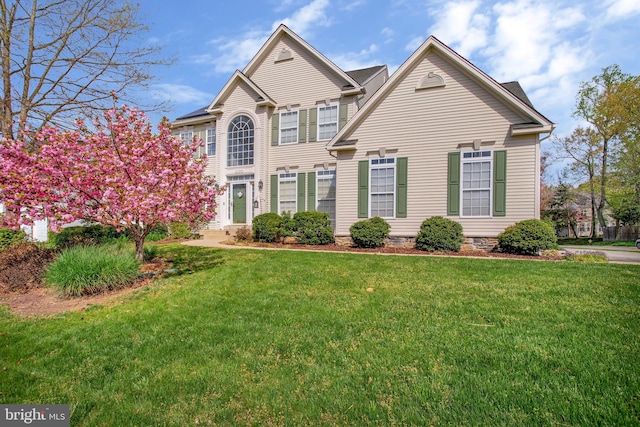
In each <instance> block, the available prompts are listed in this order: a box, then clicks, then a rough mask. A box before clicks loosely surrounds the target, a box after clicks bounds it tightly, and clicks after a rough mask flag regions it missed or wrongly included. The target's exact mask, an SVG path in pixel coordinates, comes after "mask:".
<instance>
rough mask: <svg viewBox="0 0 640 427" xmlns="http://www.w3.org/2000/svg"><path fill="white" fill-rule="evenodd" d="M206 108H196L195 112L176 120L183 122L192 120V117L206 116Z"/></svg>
mask: <svg viewBox="0 0 640 427" xmlns="http://www.w3.org/2000/svg"><path fill="white" fill-rule="evenodd" d="M207 108H209V106H208V105H207V106H206V107H202V108H198V109H197V110H196V111H192V112H190V113H187V114H185V115H184V116H180V117H178V118H177V119H176V120H185V119H192V118H194V117H200V116H208V115H209V113H207Z"/></svg>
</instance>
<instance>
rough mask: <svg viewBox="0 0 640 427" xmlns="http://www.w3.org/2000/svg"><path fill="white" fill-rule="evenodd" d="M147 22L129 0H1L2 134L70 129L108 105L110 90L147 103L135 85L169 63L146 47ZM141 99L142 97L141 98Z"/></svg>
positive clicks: (139, 85) (131, 100) (125, 98)
mask: <svg viewBox="0 0 640 427" xmlns="http://www.w3.org/2000/svg"><path fill="white" fill-rule="evenodd" d="M146 31H147V28H146V27H145V26H144V25H143V24H142V23H141V22H140V21H139V19H138V9H137V6H134V5H132V4H131V3H129V2H127V1H126V0H43V1H38V0H13V1H7V0H0V52H1V53H2V60H1V61H2V96H1V99H0V132H1V133H2V136H4V137H5V138H8V139H14V137H15V136H16V135H23V132H24V130H25V129H26V127H27V126H30V127H31V128H32V129H34V130H35V131H38V130H40V129H42V128H43V127H45V126H51V125H52V126H58V127H64V128H69V127H70V126H72V125H73V119H75V118H77V117H87V118H88V117H93V116H96V115H98V114H101V112H102V111H104V110H106V109H108V108H109V107H110V106H112V104H111V101H112V99H111V92H112V91H116V92H117V93H118V96H119V97H120V99H122V100H123V101H124V102H128V103H131V104H136V105H139V106H141V107H142V108H145V109H154V108H159V105H144V104H143V103H141V100H142V99H144V98H143V97H136V91H139V90H141V89H144V87H145V85H146V84H147V83H148V82H149V81H150V79H151V78H152V76H151V74H150V70H151V68H152V67H153V66H156V65H162V64H168V63H169V61H167V60H165V59H161V58H159V57H158V55H157V54H158V53H159V48H158V47H152V46H148V45H145V42H144V40H142V37H141V36H142V35H143V34H144V33H145V32H146ZM134 101H136V102H134Z"/></svg>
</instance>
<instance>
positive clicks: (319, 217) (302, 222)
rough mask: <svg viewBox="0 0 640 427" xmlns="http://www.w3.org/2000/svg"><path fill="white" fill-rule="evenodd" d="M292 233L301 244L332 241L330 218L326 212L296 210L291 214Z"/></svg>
mask: <svg viewBox="0 0 640 427" xmlns="http://www.w3.org/2000/svg"><path fill="white" fill-rule="evenodd" d="M293 230H294V231H293V233H294V235H295V236H296V239H297V240H298V243H302V244H303V245H327V244H329V243H333V240H334V239H333V229H332V228H331V220H330V219H329V214H328V213H326V212H316V211H307V212H297V213H296V214H294V215H293Z"/></svg>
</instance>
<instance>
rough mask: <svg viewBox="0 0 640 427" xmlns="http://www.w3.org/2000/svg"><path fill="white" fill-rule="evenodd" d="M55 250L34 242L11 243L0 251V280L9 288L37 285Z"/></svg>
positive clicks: (15, 289) (18, 288) (15, 288)
mask: <svg viewBox="0 0 640 427" xmlns="http://www.w3.org/2000/svg"><path fill="white" fill-rule="evenodd" d="M54 256H55V251H54V250H53V249H50V248H46V247H44V246H43V245H38V244H36V243H28V242H23V243H18V244H13V245H11V246H9V247H8V248H6V249H5V250H4V251H2V252H0V282H2V283H4V284H5V285H6V286H8V287H9V290H12V291H18V290H21V289H28V288H31V287H37V286H38V285H39V284H40V283H41V281H42V275H43V273H44V271H45V269H46V268H47V266H48V265H49V263H50V262H51V261H53V259H54Z"/></svg>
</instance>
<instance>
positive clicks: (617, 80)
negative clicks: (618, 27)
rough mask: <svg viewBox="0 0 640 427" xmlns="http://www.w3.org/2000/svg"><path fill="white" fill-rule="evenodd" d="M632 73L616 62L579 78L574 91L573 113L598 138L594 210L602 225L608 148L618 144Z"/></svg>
mask: <svg viewBox="0 0 640 427" xmlns="http://www.w3.org/2000/svg"><path fill="white" fill-rule="evenodd" d="M633 80H634V77H633V76H631V75H629V74H624V73H623V72H622V71H621V70H620V67H618V65H611V66H608V67H605V68H604V69H603V70H602V74H600V75H597V76H595V77H593V78H592V79H591V80H590V81H588V82H583V83H582V84H581V85H580V89H579V91H578V102H577V105H576V111H575V112H574V115H575V116H576V117H579V118H582V119H584V120H586V121H587V123H589V124H590V125H591V126H592V127H593V130H594V131H595V133H596V134H597V135H598V137H599V138H600V140H601V141H600V143H601V146H602V151H601V153H600V159H599V163H600V199H599V201H598V204H597V207H596V210H597V214H598V221H599V222H600V225H601V226H602V227H603V228H604V227H605V226H606V220H605V217H604V208H605V206H606V203H607V179H608V178H609V161H610V156H611V152H612V151H614V152H615V149H616V148H618V147H617V145H618V144H619V142H620V140H621V138H622V136H623V135H624V134H625V133H626V132H627V129H628V123H627V115H626V113H625V108H626V107H625V106H630V105H629V104H630V100H629V99H628V95H629V93H628V91H627V88H628V84H629V82H631V81H633Z"/></svg>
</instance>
